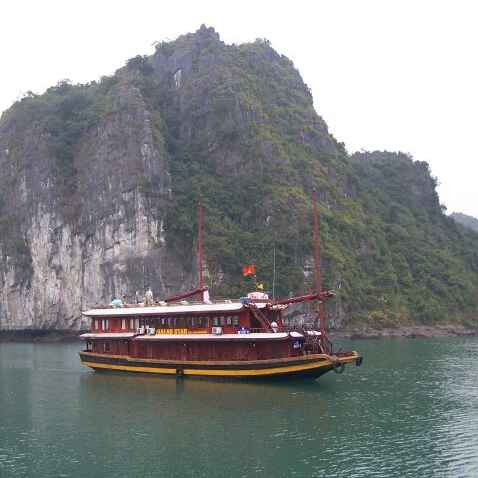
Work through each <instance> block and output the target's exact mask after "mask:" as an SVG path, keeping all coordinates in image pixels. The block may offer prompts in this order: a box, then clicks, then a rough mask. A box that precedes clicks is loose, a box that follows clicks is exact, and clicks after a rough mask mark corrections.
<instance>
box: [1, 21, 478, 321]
mask: <svg viewBox="0 0 478 478" xmlns="http://www.w3.org/2000/svg"><path fill="white" fill-rule="evenodd" d="M313 189H316V190H318V191H319V195H320V213H321V218H322V219H321V221H322V222H321V230H322V237H323V240H324V242H323V254H322V256H323V267H324V283H325V285H326V286H332V287H336V288H338V289H339V290H340V294H339V297H338V299H337V301H336V302H335V304H331V307H330V308H329V310H330V311H331V312H332V319H333V321H334V323H336V324H337V325H340V324H342V323H343V322H344V320H345V318H349V319H350V317H352V318H354V317H357V318H358V320H376V321H385V322H387V321H394V320H401V319H402V318H404V317H405V318H407V319H410V320H411V319H413V318H418V320H430V317H433V318H438V317H443V314H444V313H445V312H446V311H450V312H451V313H454V314H455V313H459V314H461V316H465V315H466V314H468V315H469V314H473V313H474V312H473V311H474V310H476V297H475V296H474V293H473V290H474V287H475V285H476V283H477V282H478V280H477V271H478V257H477V254H476V252H473V251H476V249H474V247H475V242H476V240H475V239H474V236H473V237H471V236H468V235H466V234H465V233H463V232H462V231H461V230H457V229H456V228H454V227H453V225H451V222H447V221H448V219H447V218H446V217H445V216H444V215H443V213H442V211H441V208H440V205H439V202H438V196H437V195H436V192H435V182H434V180H433V179H432V178H431V176H430V173H429V170H428V166H427V165H426V164H425V163H417V162H414V161H412V160H411V159H410V158H408V157H406V156H405V155H400V154H399V155H396V154H392V153H370V154H366V155H356V156H353V157H351V158H350V157H348V155H347V154H346V152H345V150H344V148H343V145H341V144H340V143H337V141H336V140H335V139H334V138H333V137H332V136H331V135H330V134H329V133H328V131H327V126H326V124H325V122H324V121H323V120H322V119H321V118H320V117H319V116H318V115H317V114H316V112H315V110H314V107H313V104H312V97H311V94H310V92H309V90H308V88H307V87H306V85H305V84H304V83H303V81H302V79H301V77H300V75H299V73H298V72H297V70H296V69H295V68H294V67H293V65H292V63H291V62H290V60H288V59H287V58H285V57H283V56H281V55H279V54H278V53H277V52H275V51H274V50H273V49H272V48H271V47H270V45H269V44H268V43H267V42H266V41H256V42H254V43H251V44H245V45H239V46H236V45H225V44H224V43H223V42H221V40H220V38H219V36H218V35H217V33H216V32H215V31H214V30H213V29H210V28H209V29H208V28H206V27H201V29H200V30H199V31H197V32H196V33H194V34H188V35H184V36H182V37H179V38H178V39H177V40H175V41H174V42H165V43H160V44H158V45H157V47H156V53H155V54H154V55H152V56H151V57H136V58H133V59H131V60H129V61H128V62H127V64H126V65H125V66H124V67H123V68H121V69H120V70H118V71H117V72H116V74H115V75H113V76H112V77H108V78H103V79H102V81H101V82H99V83H91V84H88V85H74V86H73V85H70V84H66V83H61V84H59V85H57V86H56V87H53V88H50V89H49V90H48V91H47V92H46V93H45V94H44V95H40V96H37V95H28V96H27V97H25V98H24V99H22V100H21V101H19V102H17V103H16V104H15V105H13V106H12V107H11V108H10V109H9V110H8V111H6V112H5V113H4V114H3V115H2V118H1V120H0V257H1V262H0V329H25V328H32V329H45V328H56V329H78V328H81V327H82V324H81V314H80V312H81V310H82V309H85V308H86V307H89V306H91V305H94V304H95V303H97V302H102V303H104V302H109V301H110V300H111V296H113V295H123V294H126V295H128V296H129V297H133V296H134V293H135V291H137V290H139V291H141V292H142V291H143V290H144V288H145V287H146V286H151V287H152V288H153V290H154V291H155V293H156V295H157V296H163V297H164V296H165V295H167V294H169V293H171V292H174V291H177V290H181V289H182V290H185V289H189V288H190V287H192V286H193V284H194V283H195V277H196V271H195V270H194V257H193V255H194V254H193V253H194V229H195V217H194V216H195V214H194V210H195V207H194V206H195V203H196V201H197V200H198V198H199V197H201V198H202V201H203V203H204V205H205V209H206V244H205V246H206V247H205V248H206V263H207V269H208V281H209V285H210V286H211V288H212V292H213V294H216V295H223V294H224V295H225V294H232V295H235V296H239V295H241V294H243V293H244V292H245V291H246V290H247V289H248V288H249V287H250V285H247V284H245V283H244V281H243V280H242V278H241V274H240V270H241V266H242V265H243V264H246V263H250V262H255V263H256V264H257V266H258V270H259V271H260V277H259V278H260V280H261V281H263V282H264V284H265V286H266V288H269V289H270V288H271V286H272V268H273V257H274V254H273V251H275V259H276V268H277V271H278V275H277V280H276V287H277V288H276V291H277V292H278V293H279V294H282V295H283V294H289V293H292V292H302V291H305V290H308V289H310V288H311V287H312V283H311V282H312V275H311V274H310V264H311V244H310V193H311V192H312V190H313ZM398 239H399V240H398ZM474 241H475V242H474ZM402 246H403V247H402ZM465 258H466V259H465ZM438 263H439V264H440V265H441V266H443V267H439V266H437V264H438ZM444 284H446V286H444ZM418 286H419V287H418ZM450 287H451V288H452V289H453V294H450V295H448V292H449V290H448V289H449V288H450ZM447 288H448V289H447ZM417 290H418V291H419V292H417ZM430 304H431V305H432V307H431V309H430ZM424 310H425V312H426V310H432V312H431V315H430V314H428V315H427V313H425V312H424ZM440 314H441V315H440Z"/></svg>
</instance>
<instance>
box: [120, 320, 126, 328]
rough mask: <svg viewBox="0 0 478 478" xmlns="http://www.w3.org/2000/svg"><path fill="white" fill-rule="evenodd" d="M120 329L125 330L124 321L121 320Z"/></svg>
mask: <svg viewBox="0 0 478 478" xmlns="http://www.w3.org/2000/svg"><path fill="white" fill-rule="evenodd" d="M121 328H122V329H123V330H125V329H126V319H122V320H121Z"/></svg>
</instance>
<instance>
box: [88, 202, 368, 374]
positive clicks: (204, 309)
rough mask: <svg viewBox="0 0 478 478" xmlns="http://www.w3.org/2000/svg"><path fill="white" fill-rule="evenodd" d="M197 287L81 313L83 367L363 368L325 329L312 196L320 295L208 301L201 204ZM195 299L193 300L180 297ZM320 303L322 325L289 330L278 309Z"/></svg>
mask: <svg viewBox="0 0 478 478" xmlns="http://www.w3.org/2000/svg"><path fill="white" fill-rule="evenodd" d="M198 216H199V221H198V223H199V227H198V245H199V247H198V251H199V252H198V271H199V287H198V288H197V289H195V290H193V291H190V292H186V293H184V294H179V295H176V296H174V297H169V298H166V299H164V300H162V301H160V302H159V303H153V304H151V305H145V304H134V305H128V304H123V306H122V307H100V308H94V309H91V310H87V311H85V312H83V315H84V316H85V317H87V318H89V319H91V331H90V332H88V333H86V334H83V335H81V336H80V337H81V339H83V340H84V341H85V342H86V348H85V350H83V351H81V352H80V358H81V361H82V362H83V364H84V365H87V366H88V367H91V368H92V369H94V370H114V371H124V372H141V373H156V374H168V375H176V376H181V377H182V376H201V377H228V378H242V379H251V378H272V377H312V378H317V377H319V376H321V375H323V374H324V373H326V372H328V371H331V370H334V371H336V372H337V373H341V372H342V371H343V370H344V367H345V365H346V364H355V365H361V363H362V357H361V355H359V354H358V353H357V352H355V351H350V352H340V353H338V352H334V349H333V345H332V344H331V342H330V341H329V340H328V338H327V335H326V331H325V309H324V303H325V301H326V300H327V299H329V298H331V297H333V296H334V292H333V291H331V290H324V289H322V288H321V286H320V247H319V240H318V217H317V206H316V201H314V242H315V263H316V271H315V274H316V287H317V292H315V293H313V294H308V295H302V296H298V297H292V298H288V299H279V300H274V299H270V298H269V296H268V295H267V294H265V293H263V292H260V291H255V292H251V293H249V294H248V295H247V296H246V297H243V298H241V299H238V300H222V301H211V300H210V298H209V291H208V289H207V287H205V286H204V280H203V277H202V270H203V268H202V247H201V244H202V209H201V207H199V214H198ZM195 296H199V297H200V299H201V300H199V301H197V302H192V303H191V302H186V300H185V299H190V298H191V297H195ZM306 301H318V303H319V307H318V318H319V326H318V327H317V326H315V327H300V328H298V327H288V326H286V325H285V324H284V321H283V316H282V314H283V312H284V310H285V309H286V308H287V307H288V306H289V305H290V304H294V303H300V302H306Z"/></svg>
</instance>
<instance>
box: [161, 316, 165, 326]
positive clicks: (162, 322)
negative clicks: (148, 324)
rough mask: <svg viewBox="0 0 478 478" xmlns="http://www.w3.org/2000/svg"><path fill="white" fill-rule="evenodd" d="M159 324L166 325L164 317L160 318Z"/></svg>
mask: <svg viewBox="0 0 478 478" xmlns="http://www.w3.org/2000/svg"><path fill="white" fill-rule="evenodd" d="M161 325H166V317H163V318H162V319H161Z"/></svg>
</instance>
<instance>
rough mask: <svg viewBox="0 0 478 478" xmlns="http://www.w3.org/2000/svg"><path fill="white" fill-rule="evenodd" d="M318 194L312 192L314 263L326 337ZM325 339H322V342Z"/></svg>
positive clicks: (322, 328) (321, 316)
mask: <svg viewBox="0 0 478 478" xmlns="http://www.w3.org/2000/svg"><path fill="white" fill-rule="evenodd" d="M317 203H318V195H317V191H314V192H313V193H312V208H313V241H314V263H315V288H316V291H317V295H318V296H319V307H318V310H317V313H318V316H319V327H320V333H321V337H322V338H324V337H325V309H324V302H323V298H322V297H321V295H322V284H321V275H320V237H319V212H318V208H317ZM324 342H325V341H324V340H322V343H324Z"/></svg>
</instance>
